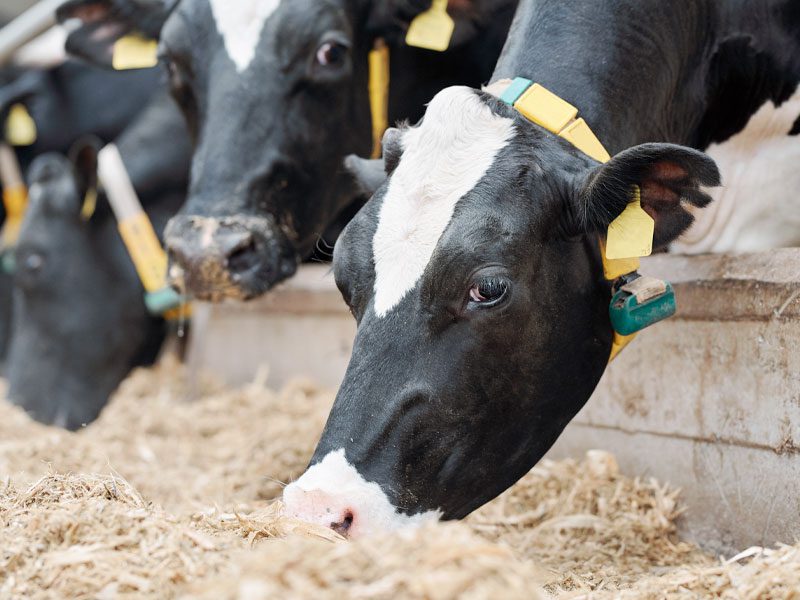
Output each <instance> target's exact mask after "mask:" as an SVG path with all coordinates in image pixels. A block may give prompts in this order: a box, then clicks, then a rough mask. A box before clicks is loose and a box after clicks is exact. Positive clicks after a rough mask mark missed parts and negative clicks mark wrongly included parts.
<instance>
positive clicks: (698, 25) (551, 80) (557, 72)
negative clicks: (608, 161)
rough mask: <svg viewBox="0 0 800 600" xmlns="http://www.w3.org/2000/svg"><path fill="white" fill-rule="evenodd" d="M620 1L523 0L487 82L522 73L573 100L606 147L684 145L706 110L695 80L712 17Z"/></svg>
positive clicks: (694, 10)
mask: <svg viewBox="0 0 800 600" xmlns="http://www.w3.org/2000/svg"><path fill="white" fill-rule="evenodd" d="M620 4H621V3H618V2H599V3H598V2H577V1H571V0H558V1H548V0H537V1H534V0H521V2H520V4H519V8H518V11H517V14H516V16H515V19H514V23H513V25H512V28H511V32H510V34H509V38H508V40H507V42H506V46H505V48H504V49H503V53H502V55H501V57H500V59H499V61H498V64H497V67H496V69H495V71H494V74H493V76H492V79H491V81H497V80H500V79H506V78H514V77H525V78H527V79H530V80H531V81H535V82H538V83H539V84H541V85H543V86H545V87H546V88H547V89H550V90H552V91H553V92H555V93H557V94H558V95H559V96H561V97H562V98H564V99H565V100H567V101H568V102H571V103H573V104H576V105H577V106H580V109H581V115H582V116H583V118H584V119H585V120H586V122H587V123H588V124H589V125H590V126H591V127H592V129H593V130H594V132H595V133H596V134H597V136H598V137H599V139H601V140H603V144H604V145H605V147H606V148H607V149H608V151H609V152H610V153H611V154H612V155H613V154H616V153H618V152H620V151H622V150H624V149H626V148H629V147H631V146H635V145H637V144H641V143H644V142H648V141H654V140H658V141H668V142H672V143H677V144H686V143H688V142H689V141H690V140H691V138H692V136H693V130H694V128H695V127H696V126H697V115H698V114H700V115H702V114H703V112H704V109H705V107H704V106H703V104H702V103H703V102H704V99H703V94H698V93H697V91H698V90H697V85H693V83H694V82H697V81H699V80H698V79H697V73H698V70H699V69H701V68H702V63H703V57H704V54H705V53H706V52H707V51H708V50H707V48H706V47H705V44H706V41H705V40H707V39H708V38H709V33H708V31H707V28H708V25H707V23H709V22H710V20H713V19H711V17H709V16H706V15H704V13H703V10H706V9H699V8H697V7H692V8H691V10H690V9H688V8H687V9H686V10H684V9H682V10H681V11H675V10H674V7H673V6H672V5H671V3H668V2H665V3H656V2H644V1H643V2H630V3H625V7H624V8H625V10H624V11H623V10H622V9H621V7H620ZM662 4H663V6H661V5H662ZM676 12H680V13H681V14H680V15H676V14H674V13H676ZM701 13H703V14H701ZM678 17H680V18H678ZM644 25H646V27H645V26H644Z"/></svg>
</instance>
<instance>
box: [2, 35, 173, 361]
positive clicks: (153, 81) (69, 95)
mask: <svg viewBox="0 0 800 600" xmlns="http://www.w3.org/2000/svg"><path fill="white" fill-rule="evenodd" d="M34 50H36V49H35V48H30V49H28V48H27V47H25V48H23V49H22V50H21V51H20V53H22V54H24V58H25V60H24V61H23V60H20V61H17V62H15V63H14V65H13V66H9V67H6V68H3V69H1V70H0V84H1V85H0V130H2V131H3V132H4V130H5V127H4V126H5V124H6V121H7V118H8V115H9V111H10V109H11V107H12V106H14V105H15V104H22V105H24V106H25V107H26V109H27V110H28V112H29V113H30V116H31V118H32V119H33V121H34V123H35V125H36V140H35V142H34V143H33V144H31V145H27V146H17V147H16V148H15V153H16V156H17V160H18V161H19V162H20V167H21V169H22V171H23V172H24V171H25V170H27V168H28V167H29V166H30V164H31V163H32V162H33V160H34V159H35V158H36V157H37V156H40V155H41V154H43V153H45V152H62V153H64V152H67V151H68V150H69V148H70V146H71V145H72V144H73V143H74V142H75V140H77V139H78V138H79V137H81V136H85V135H94V136H97V137H98V138H100V139H101V140H104V141H111V140H113V139H114V138H115V137H117V136H118V135H119V134H120V132H122V130H123V129H124V128H125V127H127V126H128V125H129V124H130V122H131V121H132V120H133V119H134V118H135V117H136V115H138V114H139V113H140V112H141V111H142V108H143V107H144V106H145V105H146V104H147V102H148V100H149V99H150V97H151V96H152V94H153V92H154V91H155V89H156V87H157V85H158V83H159V72H158V70H157V69H144V70H140V71H136V72H133V71H132V72H125V73H122V72H120V73H113V72H109V71H107V70H105V69H101V68H98V67H94V66H91V65H85V64H81V63H79V62H77V61H74V60H73V61H67V62H62V63H58V59H56V61H55V62H56V63H58V64H55V65H54V66H51V67H49V68H30V67H29V66H27V65H28V64H29V63H30V62H36V59H37V58H39V57H42V56H43V54H44V55H45V56H53V54H54V53H53V52H52V51H50V49H49V48H45V50H46V52H44V53H43V52H41V51H38V50H37V51H34ZM23 51H25V52H23ZM61 53H62V54H63V50H62V52H61ZM56 56H57V54H56ZM45 62H46V61H45ZM0 190H2V182H0ZM5 215H6V212H5V207H4V205H3V204H0V224H2V223H3V222H4V221H5ZM11 285H12V284H11V280H10V277H9V276H8V275H7V274H6V273H5V272H0V360H2V359H4V358H5V353H6V349H7V344H8V340H9V337H10V331H9V327H10V323H11V304H12V302H11Z"/></svg>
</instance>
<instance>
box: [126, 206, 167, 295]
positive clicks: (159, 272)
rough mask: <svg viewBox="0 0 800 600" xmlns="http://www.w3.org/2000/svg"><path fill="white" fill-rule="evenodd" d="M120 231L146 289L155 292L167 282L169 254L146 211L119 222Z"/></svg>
mask: <svg viewBox="0 0 800 600" xmlns="http://www.w3.org/2000/svg"><path fill="white" fill-rule="evenodd" d="M119 233H120V235H121V236H122V241H123V242H125V246H126V247H127V248H128V254H130V256H131V260H133V264H134V265H135V266H136V271H137V273H139V278H140V279H141V280H142V285H144V289H145V290H146V291H148V292H155V291H158V290H160V289H162V288H163V287H164V286H165V285H166V282H167V255H166V253H165V252H164V249H163V248H162V247H161V243H160V242H159V241H158V236H156V232H155V230H154V229H153V225H152V223H150V219H149V218H148V217H147V215H146V214H145V213H144V212H140V213H137V214H136V215H135V216H133V217H130V218H129V219H125V220H124V221H120V222H119Z"/></svg>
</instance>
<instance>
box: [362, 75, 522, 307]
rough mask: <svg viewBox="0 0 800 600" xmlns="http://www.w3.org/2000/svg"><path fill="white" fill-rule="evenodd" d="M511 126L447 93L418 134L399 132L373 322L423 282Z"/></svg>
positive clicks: (472, 100)
mask: <svg viewBox="0 0 800 600" xmlns="http://www.w3.org/2000/svg"><path fill="white" fill-rule="evenodd" d="M513 123H514V122H513V121H512V120H511V119H507V118H505V117H501V116H499V115H497V114H495V113H493V112H492V110H491V109H490V108H489V107H488V106H487V105H486V104H485V103H484V102H482V101H481V99H480V98H479V97H478V95H477V94H476V92H475V90H473V89H471V88H467V87H451V88H447V89H445V90H442V91H441V92H439V93H438V94H436V96H435V97H434V98H433V100H432V101H431V103H430V105H429V106H428V109H427V111H426V112H425V118H424V120H423V122H422V124H421V125H420V126H419V127H416V128H413V129H410V130H408V131H407V132H405V134H404V135H403V140H402V144H403V156H402V159H401V160H400V164H399V165H398V166H397V169H396V170H395V171H394V173H393V174H392V177H391V180H390V182H389V187H388V189H387V191H386V196H385V197H384V200H383V205H382V206H381V210H380V216H379V221H378V228H377V230H376V231H375V237H374V238H373V242H372V250H373V254H374V259H375V313H376V314H377V315H378V316H379V317H382V316H384V315H385V314H386V313H388V312H389V311H390V310H391V309H392V308H393V307H394V306H395V305H397V303H398V302H400V300H402V298H403V296H405V295H406V294H407V293H408V292H409V290H411V289H412V288H413V287H414V285H416V283H417V281H418V280H419V278H420V277H422V274H423V272H424V271H425V268H426V267H427V265H428V262H429V261H430V258H431V256H432V255H433V251H434V249H435V248H436V245H437V243H438V242H439V239H440V238H441V236H442V233H444V231H445V229H446V228H447V225H448V224H449V223H450V220H451V218H452V217H453V212H454V211H455V207H456V204H457V203H458V201H459V200H460V199H461V198H463V197H464V196H465V195H466V194H467V193H468V192H469V191H470V190H472V188H474V187H475V186H476V185H477V184H478V182H479V181H480V180H481V179H482V178H483V176H484V175H485V174H486V172H487V171H488V170H489V168H490V167H491V166H492V163H493V162H494V160H495V157H496V156H497V154H498V153H499V152H500V150H502V149H503V148H504V147H505V146H506V145H508V143H509V141H510V140H511V138H512V137H513V136H514V125H513Z"/></svg>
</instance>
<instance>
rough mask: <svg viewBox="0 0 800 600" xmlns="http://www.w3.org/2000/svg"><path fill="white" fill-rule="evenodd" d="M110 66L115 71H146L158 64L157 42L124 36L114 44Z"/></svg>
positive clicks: (139, 37)
mask: <svg viewBox="0 0 800 600" xmlns="http://www.w3.org/2000/svg"><path fill="white" fill-rule="evenodd" d="M113 52H114V53H113V55H112V57H111V64H112V66H113V67H114V69H116V70H117V71H126V70H128V69H147V68H149V67H155V66H156V65H157V64H158V42H157V41H156V40H148V39H145V38H143V37H141V36H138V35H126V36H125V37H121V38H119V39H118V40H117V41H116V43H115V44H114V50H113Z"/></svg>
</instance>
